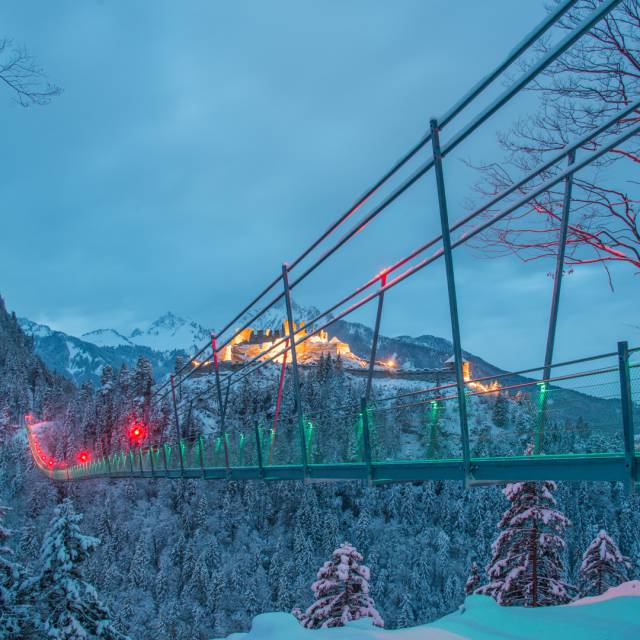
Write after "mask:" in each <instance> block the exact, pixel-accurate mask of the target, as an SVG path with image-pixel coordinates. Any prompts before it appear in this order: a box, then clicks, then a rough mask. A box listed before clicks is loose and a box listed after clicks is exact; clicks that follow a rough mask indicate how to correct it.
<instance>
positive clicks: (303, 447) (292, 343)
mask: <svg viewBox="0 0 640 640" xmlns="http://www.w3.org/2000/svg"><path fill="white" fill-rule="evenodd" d="M282 283H283V285H284V295H285V302H286V305H287V324H288V334H289V335H288V336H287V337H288V338H289V348H290V349H291V368H292V369H293V392H294V397H295V401H296V413H297V414H298V430H299V437H300V454H301V456H302V468H303V472H304V477H305V478H306V477H307V473H308V459H307V442H306V438H305V428H304V416H303V415H302V400H301V398H300V372H299V371H298V358H297V356H296V338H295V333H296V332H295V328H294V324H293V308H292V306H291V290H290V289H289V267H288V266H287V263H286V262H285V263H284V264H283V265H282Z"/></svg>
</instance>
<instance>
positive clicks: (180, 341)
mask: <svg viewBox="0 0 640 640" xmlns="http://www.w3.org/2000/svg"><path fill="white" fill-rule="evenodd" d="M210 334H211V331H210V330H208V329H205V328H204V327H203V326H202V325H200V324H198V323H197V322H195V321H194V320H190V319H186V318H182V317H180V316H177V315H175V314H173V313H171V312H170V311H168V312H167V313H165V314H164V315H162V316H160V317H159V318H158V319H157V320H155V321H154V322H152V323H151V324H150V325H149V326H148V327H146V328H143V329H140V328H136V329H134V330H133V331H132V332H131V333H130V334H129V337H128V339H129V340H130V341H131V342H132V343H133V344H137V345H140V346H144V347H149V348H151V349H154V350H155V351H176V350H181V351H186V352H187V353H194V352H196V351H198V350H199V349H200V348H201V347H202V345H203V344H204V343H205V342H206V341H207V340H208V339H209V336H210Z"/></svg>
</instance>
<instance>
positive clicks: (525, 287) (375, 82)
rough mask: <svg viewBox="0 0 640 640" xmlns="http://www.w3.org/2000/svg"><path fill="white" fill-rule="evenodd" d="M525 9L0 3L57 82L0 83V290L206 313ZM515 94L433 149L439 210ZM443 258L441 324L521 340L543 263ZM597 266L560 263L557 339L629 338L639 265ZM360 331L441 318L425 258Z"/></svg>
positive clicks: (485, 153)
mask: <svg viewBox="0 0 640 640" xmlns="http://www.w3.org/2000/svg"><path fill="white" fill-rule="evenodd" d="M543 15H544V4H543V2H541V1H540V2H538V1H537V0H536V1H533V2H530V1H526V2H525V1H524V0H522V1H515V2H514V0H491V1H490V2H477V1H476V0H459V1H458V2H455V3H453V2H450V1H449V0H441V1H440V0H430V1H426V0H420V1H415V2H410V1H408V0H402V1H400V2H386V1H385V2H383V1H372V0H366V1H364V0H363V1H362V2H356V1H349V2H342V1H340V2H339V1H333V2H310V1H309V2H305V1H301V0H295V1H294V0H292V1H290V2H269V3H266V2H257V1H256V2H251V3H244V2H232V3H222V2H208V1H207V2H204V1H202V2H156V1H154V2H151V1H145V2H142V1H136V0H133V1H129V2H88V1H87V2H75V1H72V0H66V1H65V0H58V1H56V2H50V1H44V0H43V1H41V2H34V1H31V2H13V3H3V6H2V8H0V18H2V19H1V21H0V23H1V24H2V30H3V31H2V33H1V34H0V35H2V36H9V37H12V38H14V39H15V40H16V41H17V42H20V43H23V44H25V45H27V46H28V48H29V50H30V51H31V52H32V53H33V54H34V55H35V56H36V57H37V59H38V61H39V62H40V63H41V64H42V66H43V67H45V68H46V70H47V72H48V74H49V76H50V78H51V79H52V80H53V81H55V82H56V83H57V84H59V85H60V86H62V87H63V89H64V94H63V95H62V96H61V97H60V98H58V99H56V100H54V102H52V103H51V104H50V105H48V106H46V107H35V108H29V109H23V108H21V107H19V106H18V105H16V104H14V103H13V102H12V101H11V96H10V94H9V93H8V92H6V91H1V90H0V116H1V117H0V122H2V146H3V153H2V159H1V160H0V162H1V163H2V171H1V172H0V176H1V177H0V198H1V203H2V204H1V207H2V209H1V211H2V221H1V222H2V227H1V233H0V273H1V274H2V278H1V279H0V293H1V294H2V295H3V296H4V297H5V300H6V303H7V305H8V307H9V308H10V309H12V310H15V311H16V312H17V313H18V314H19V315H24V316H27V317H29V318H31V319H33V320H36V321H41V322H46V323H49V324H50V325H52V326H53V327H55V328H58V329H61V330H64V331H67V332H69V333H74V334H80V333H82V332H84V331H88V330H91V329H96V328H101V327H113V328H116V329H119V330H121V331H130V330H131V329H132V328H133V327H134V326H136V325H142V324H144V323H146V322H149V321H151V320H153V319H155V318H156V317H157V316H158V315H160V314H161V313H163V312H164V311H167V310H171V311H173V312H175V313H177V314H181V315H186V316H190V317H193V318H194V319H196V320H198V321H199V322H201V323H202V324H204V325H206V326H210V327H216V326H220V325H221V324H223V323H224V322H225V321H226V320H227V319H228V318H229V317H230V316H232V315H233V313H234V312H235V310H236V309H237V308H238V307H239V306H240V305H243V304H244V303H245V302H247V301H248V300H250V299H251V297H252V296H253V295H254V294H255V293H256V292H257V290H258V289H259V288H260V287H261V286H263V285H264V284H265V283H266V282H267V281H268V280H269V279H271V278H272V277H273V276H275V275H276V274H277V273H278V271H279V269H280V265H281V263H282V262H283V261H284V260H292V259H293V258H294V257H295V256H296V255H297V254H298V253H299V252H300V251H301V250H302V249H303V248H304V247H305V246H306V244H308V243H309V242H310V241H311V240H312V239H313V238H314V237H315V236H316V235H317V234H318V233H319V232H320V231H322V230H323V229H324V228H325V227H326V226H327V225H328V224H329V223H330V222H331V221H332V220H333V219H335V218H336V217H337V216H338V215H339V214H340V213H342V212H343V211H344V210H345V208H347V207H348V206H349V205H350V204H351V203H352V202H353V201H354V199H355V198H356V197H357V196H358V195H359V194H360V193H362V192H363V191H364V190H365V189H366V187H367V186H369V184H371V183H372V182H373V181H374V180H375V179H376V178H377V177H379V176H380V175H381V174H382V173H383V172H384V171H385V170H386V169H387V168H388V167H389V166H390V165H391V163H392V162H393V161H394V160H395V159H396V158H398V157H399V156H400V155H401V154H402V153H403V152H404V151H405V150H406V149H408V148H409V147H410V146H411V145H412V144H413V143H414V142H415V141H416V140H417V139H418V138H419V137H420V136H421V135H422V134H423V133H424V132H425V131H426V129H427V128H428V121H429V118H430V117H431V116H434V115H438V114H440V113H442V112H444V111H445V109H446V107H447V106H448V105H450V104H451V103H452V102H453V101H454V100H455V99H456V98H458V97H460V96H461V95H462V94H463V93H464V92H465V91H466V90H467V89H468V88H469V87H470V86H471V85H472V84H473V83H474V82H475V81H476V80H477V79H478V78H479V77H480V76H481V75H482V74H484V73H486V72H487V71H489V70H490V69H491V68H492V67H493V66H494V65H495V64H496V63H497V62H498V61H499V60H500V59H501V58H502V57H504V56H505V55H506V54H507V53H508V51H509V50H510V49H511V48H512V47H513V45H514V44H515V43H516V42H517V41H518V40H519V39H520V38H521V37H522V36H523V35H524V34H525V33H527V32H528V31H529V30H530V29H531V28H532V27H533V26H534V25H535V24H536V23H537V22H538V21H539V20H540V19H541V18H542V17H543ZM499 86H500V85H499ZM498 88H499V87H498ZM533 106H534V105H533V102H532V99H531V98H530V97H527V96H525V97H523V98H518V100H516V101H514V103H513V104H510V105H509V108H508V109H506V110H504V111H503V112H501V113H500V114H499V115H498V116H497V117H496V118H494V119H492V120H490V121H489V122H488V123H487V125H485V127H484V128H483V129H482V131H481V132H480V133H479V134H478V135H476V136H475V137H474V138H473V140H471V141H468V142H466V143H465V144H464V145H462V146H461V148H460V151H459V153H458V152H456V154H455V155H454V156H452V157H451V159H450V160H448V164H447V167H446V171H447V187H448V190H449V199H450V208H451V217H452V218H453V219H455V218H457V217H458V216H459V215H460V214H462V213H463V212H464V205H465V201H466V200H467V199H468V197H469V196H470V195H471V186H472V183H473V181H474V179H475V178H474V175H473V173H472V172H471V171H470V170H469V169H468V168H467V167H466V166H465V164H464V162H463V161H464V160H465V159H471V160H484V159H490V158H493V157H494V155H493V154H495V149H496V145H495V136H496V132H497V131H499V130H500V129H506V128H508V127H509V125H510V124H511V123H512V122H513V120H514V118H515V117H516V115H518V114H521V113H523V112H526V111H527V110H531V109H533ZM445 139H446V136H445ZM433 186H434V185H433V180H432V178H429V179H428V180H426V181H424V183H423V184H420V185H419V186H418V187H417V188H416V189H415V190H414V191H412V192H411V193H410V194H409V195H408V196H407V197H406V198H403V199H402V200H401V201H400V202H398V204H397V206H394V207H392V208H390V209H389V210H388V211H386V212H385V213H384V214H383V215H382V216H381V217H380V220H379V221H377V222H376V223H375V224H374V225H372V226H371V228H369V229H367V230H366V231H365V232H364V233H363V234H361V236H362V237H361V238H360V237H359V238H358V239H357V241H356V242H354V243H353V245H352V246H351V248H350V249H349V250H348V251H344V250H343V251H341V252H339V254H338V255H337V258H336V260H335V261H334V262H332V263H331V265H329V266H327V268H325V269H324V270H322V271H321V272H319V274H318V276H317V277H314V278H312V279H310V280H309V282H308V283H305V286H304V287H301V288H300V290H297V291H296V299H297V300H298V301H299V302H300V303H302V304H314V305H316V306H318V307H322V306H323V305H325V306H326V305H328V304H329V303H330V302H332V300H333V299H334V298H335V297H336V296H338V295H340V294H343V293H345V292H346V291H347V290H348V288H349V287H350V286H355V285H357V284H359V283H361V282H364V281H365V280H367V279H368V277H369V276H370V275H371V274H372V273H375V272H377V271H378V270H379V269H381V268H382V267H384V266H385V265H387V264H390V263H391V262H393V261H394V260H396V259H397V258H399V257H400V256H402V255H403V253H406V252H407V251H408V250H409V249H411V248H413V247H414V246H416V245H418V244H420V242H422V241H424V240H425V239H427V238H429V237H430V236H431V235H433V234H434V233H435V232H436V231H437V229H438V227H437V225H438V211H437V201H436V199H435V192H434V189H433ZM456 264H457V267H458V268H457V277H458V285H459V294H460V307H461V315H462V320H461V324H462V337H463V343H464V344H463V346H464V347H465V348H466V349H468V350H469V351H472V352H475V353H477V354H478V355H480V356H483V357H484V358H486V359H487V360H490V361H492V362H494V363H495V364H497V365H499V366H503V367H509V368H521V367H526V366H529V365H532V364H538V363H540V362H541V361H542V358H543V351H544V340H545V333H546V323H547V315H548V303H549V299H550V296H551V287H552V280H551V279H550V278H549V277H548V273H549V272H550V271H552V270H553V264H552V263H542V262H534V263H529V264H526V265H525V264H521V263H520V262H518V261H517V260H516V259H501V260H490V259H486V258H481V257H479V256H478V255H477V254H476V253H474V252H473V251H471V250H468V249H465V250H463V251H461V252H458V253H456ZM614 278H615V280H614V282H615V285H616V288H615V292H611V291H610V289H609V288H608V282H607V278H606V276H605V274H604V272H603V271H602V269H600V268H598V267H590V268H586V269H581V270H579V271H576V272H575V273H574V274H573V275H571V277H569V278H567V279H566V287H565V296H564V298H563V304H562V308H561V318H560V323H559V329H558V350H557V356H558V358H564V357H572V356H580V355H584V354H590V353H593V352H596V351H611V350H613V349H615V342H616V340H618V339H622V338H627V339H629V340H630V341H631V342H634V343H638V342H640V340H639V338H640V329H639V328H638V326H635V327H634V325H640V320H639V319H638V315H639V314H638V311H639V303H638V301H637V300H638V288H639V283H640V280H638V276H634V275H633V272H632V270H631V269H630V268H628V267H625V268H621V269H617V270H615V272H614ZM374 313H375V309H374V308H372V307H371V306H369V307H367V308H366V309H364V310H363V311H362V313H360V314H359V316H358V319H359V320H361V321H363V322H366V323H369V324H371V323H372V321H373V316H374ZM383 332H384V333H386V334H389V335H399V334H412V335H420V334H424V333H430V334H435V335H441V336H445V337H449V336H450V330H449V316H448V311H447V307H446V287H445V283H444V276H443V271H442V267H441V265H434V268H433V269H426V270H424V271H423V272H422V273H421V275H420V276H419V277H417V278H415V280H411V281H409V282H407V283H406V285H403V286H401V287H398V288H397V289H396V290H394V291H393V292H392V293H391V294H390V295H389V296H388V300H387V304H386V310H385V315H384V322H383Z"/></svg>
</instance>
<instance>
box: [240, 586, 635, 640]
mask: <svg viewBox="0 0 640 640" xmlns="http://www.w3.org/2000/svg"><path fill="white" fill-rule="evenodd" d="M639 596H640V581H638V580H635V581H632V582H627V583H625V584H624V585H621V586H620V587H615V588H613V589H610V590H609V591H607V592H606V593H605V594H603V595H602V596H598V597H597V598H584V599H583V600H578V601H577V602H575V603H573V604H572V605H569V606H562V607H541V608H538V609H524V608H521V607H501V606H499V605H498V604H497V603H496V602H495V601H494V600H493V599H492V598H488V597H486V596H471V597H470V598H467V599H466V600H465V603H464V606H463V607H461V608H460V611H456V612H455V613H451V614H449V615H448V616H445V617H444V618H441V619H440V620H437V621H436V622H432V623H431V624H426V625H423V626H420V627H413V628H411V629H396V630H394V631H387V630H384V629H380V628H377V627H374V626H373V625H372V624H371V621H370V620H358V621H357V622H352V623H350V624H349V625H347V626H346V627H341V628H335V629H317V630H310V629H303V628H302V627H301V626H300V624H299V623H298V621H297V620H296V619H295V618H294V617H293V616H292V615H290V614H288V613H265V614H263V615H260V616H257V617H256V618H255V619H254V621H253V626H252V628H251V631H250V632H249V633H234V634H232V635H230V636H229V638H230V639H236V640H240V639H244V640H496V639H497V638H508V639H509V640H529V639H530V640H567V638H573V639H575V640H608V639H610V638H615V640H631V639H632V638H633V639H634V640H636V639H637V638H640V597H639ZM577 604H579V605H581V606H579V607H576V606H574V605H577Z"/></svg>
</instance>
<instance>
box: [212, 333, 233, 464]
mask: <svg viewBox="0 0 640 640" xmlns="http://www.w3.org/2000/svg"><path fill="white" fill-rule="evenodd" d="M211 351H212V352H213V368H214V374H215V376H216V392H217V394H218V410H219V411H220V433H221V435H222V442H223V443H224V463H225V467H226V469H227V474H228V473H229V445H228V444H227V438H226V435H225V429H224V426H225V424H224V423H225V418H226V412H227V402H226V399H225V402H224V403H223V402H222V386H221V384H220V363H219V361H218V347H217V344H216V334H215V333H212V334H211ZM228 397H229V387H227V398H228Z"/></svg>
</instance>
